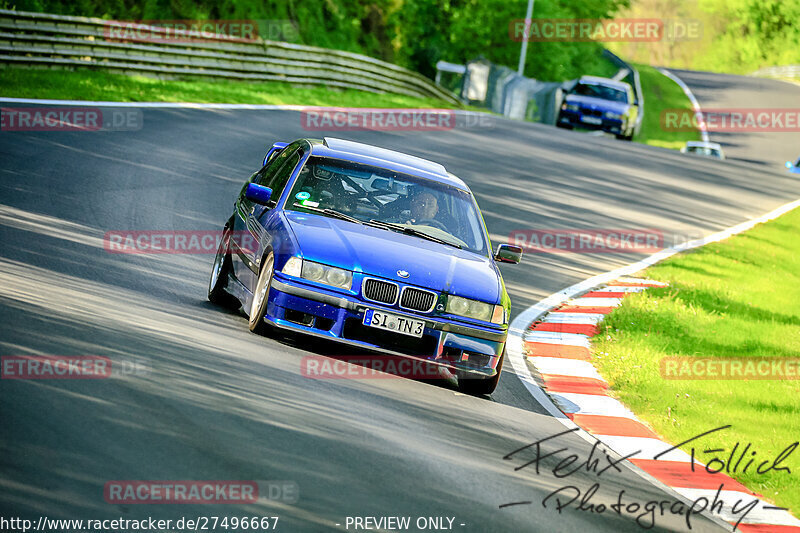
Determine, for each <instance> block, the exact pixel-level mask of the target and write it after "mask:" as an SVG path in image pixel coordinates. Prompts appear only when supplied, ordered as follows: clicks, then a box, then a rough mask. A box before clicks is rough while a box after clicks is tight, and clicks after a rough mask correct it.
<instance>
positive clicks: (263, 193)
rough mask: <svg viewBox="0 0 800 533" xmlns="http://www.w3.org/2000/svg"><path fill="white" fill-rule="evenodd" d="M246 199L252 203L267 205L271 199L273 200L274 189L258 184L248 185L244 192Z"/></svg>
mask: <svg viewBox="0 0 800 533" xmlns="http://www.w3.org/2000/svg"><path fill="white" fill-rule="evenodd" d="M244 197H245V198H247V199H248V200H250V201H251V202H255V203H257V204H261V205H267V203H268V202H269V199H270V198H272V189H270V188H269V187H264V186H263V185H258V184H256V183H248V184H247V189H245V191H244Z"/></svg>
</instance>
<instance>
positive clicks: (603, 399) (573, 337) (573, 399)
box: [523, 278, 800, 533]
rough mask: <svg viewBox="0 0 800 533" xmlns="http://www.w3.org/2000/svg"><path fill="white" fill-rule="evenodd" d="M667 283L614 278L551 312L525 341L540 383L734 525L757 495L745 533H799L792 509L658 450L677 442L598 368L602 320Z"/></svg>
mask: <svg viewBox="0 0 800 533" xmlns="http://www.w3.org/2000/svg"><path fill="white" fill-rule="evenodd" d="M664 285H665V284H663V283H659V282H656V281H652V280H644V279H635V278H621V279H618V280H614V281H611V282H610V283H608V285H606V286H605V287H602V288H598V289H595V290H592V291H589V292H587V293H585V294H582V295H581V296H580V297H578V298H575V299H572V300H568V301H567V302H565V303H564V304H562V305H561V306H559V307H556V308H554V309H551V310H550V312H549V313H547V314H546V315H544V316H543V317H542V318H541V319H540V320H537V321H536V322H534V323H533V324H531V326H530V327H529V329H528V331H527V332H526V333H525V334H524V335H523V341H524V347H525V351H526V357H527V358H528V360H529V361H530V362H531V363H532V364H533V366H534V368H535V369H536V372H537V374H538V376H537V377H538V381H539V383H540V384H541V386H542V388H543V389H545V390H546V392H547V394H548V395H549V396H550V398H551V399H552V400H553V402H554V403H555V404H556V405H557V406H558V407H559V408H560V409H561V411H562V412H563V413H564V414H565V415H566V416H567V417H568V418H569V419H570V420H572V421H573V422H574V423H575V424H577V425H578V426H579V427H580V428H582V429H584V430H586V431H587V432H588V433H590V434H592V435H594V436H595V437H596V438H597V439H598V440H599V441H601V442H602V443H603V444H604V445H605V446H607V447H608V448H610V449H612V450H614V451H615V452H617V453H619V454H620V455H622V456H626V455H629V454H632V453H634V454H635V455H633V456H631V457H630V458H629V460H630V461H631V462H632V463H633V464H634V465H636V466H637V467H639V468H641V469H642V470H644V471H645V472H647V473H648V474H650V475H651V476H652V477H654V478H656V479H658V480H659V481H661V482H663V483H664V484H665V485H667V486H669V487H671V488H673V489H674V490H675V491H676V492H678V493H679V494H681V495H683V496H685V497H686V498H688V499H689V500H697V499H698V498H701V497H704V498H706V499H707V500H708V502H714V501H717V502H719V501H721V502H723V505H722V506H721V507H717V508H716V509H715V511H714V512H716V513H717V514H718V515H719V516H721V517H722V518H723V519H724V520H726V521H727V522H729V523H731V524H735V523H736V522H738V521H739V518H738V517H737V513H735V512H734V509H741V508H742V506H746V505H749V504H751V502H753V501H754V500H757V502H758V503H757V504H756V505H755V506H754V507H753V509H752V510H750V512H748V513H747V515H746V516H745V518H744V519H743V520H742V521H741V523H740V524H739V526H738V528H737V529H738V530H739V531H743V532H751V531H752V532H767V531H769V532H776V533H782V532H788V531H793V532H795V533H800V520H798V519H796V518H795V517H793V516H792V515H791V514H789V513H788V512H786V511H782V510H775V509H770V508H769V507H771V504H769V503H767V502H765V501H763V500H762V499H761V498H760V496H759V495H758V494H756V493H754V492H751V491H750V490H748V489H747V488H746V487H745V486H744V485H742V484H741V483H739V482H737V481H735V480H734V479H732V478H731V477H729V476H727V475H725V474H722V473H717V474H712V473H710V472H708V471H707V470H706V469H705V465H703V464H702V463H701V462H699V461H697V460H696V459H695V463H696V464H695V465H694V470H693V469H692V465H691V461H692V458H691V456H690V455H689V454H687V453H686V452H683V451H681V450H678V449H675V450H672V451H670V452H668V453H665V454H663V455H659V454H662V452H664V451H665V450H669V449H670V448H671V447H672V445H671V444H668V443H666V442H664V441H662V440H660V439H659V438H658V436H657V435H656V434H655V433H653V431H651V430H650V428H648V427H647V426H646V425H645V424H643V423H642V422H641V421H640V420H639V419H638V418H636V416H635V415H634V414H633V413H632V412H631V411H630V410H628V409H627V408H626V407H625V406H624V405H623V404H622V403H621V402H620V401H618V400H616V399H614V398H612V397H610V396H609V395H608V394H607V391H608V383H607V382H606V381H605V380H604V379H603V378H602V377H601V376H600V375H599V374H598V372H597V370H595V368H594V367H593V366H592V365H591V347H590V339H591V337H593V336H594V335H597V334H598V333H599V330H598V323H599V322H600V320H601V319H602V317H604V316H605V315H606V314H608V313H610V312H611V310H613V309H614V308H615V307H616V306H618V305H619V304H620V303H621V302H622V299H623V298H624V297H625V296H626V295H628V294H631V293H634V292H639V291H643V290H645V289H647V288H648V287H660V286H664ZM655 457H658V458H657V459H655ZM720 487H722V489H721V490H720ZM718 490H719V494H717V491H718ZM765 507H766V508H765ZM739 516H741V511H739Z"/></svg>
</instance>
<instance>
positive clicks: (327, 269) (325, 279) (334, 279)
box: [281, 257, 353, 291]
mask: <svg viewBox="0 0 800 533" xmlns="http://www.w3.org/2000/svg"><path fill="white" fill-rule="evenodd" d="M281 272H283V273H284V274H286V275H288V276H294V277H297V278H303V279H307V280H309V281H316V282H317V283H324V284H325V285H331V286H333V287H339V288H340V289H345V290H348V291H349V290H350V287H352V285H353V273H352V272H350V271H349V270H343V269H341V268H336V267H332V266H327V265H322V264H320V263H314V262H312V261H306V260H304V259H300V258H299V257H292V258H290V259H289V260H288V261H286V265H284V267H283V270H282V271H281Z"/></svg>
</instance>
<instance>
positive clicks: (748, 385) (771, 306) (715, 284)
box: [593, 210, 800, 515]
mask: <svg viewBox="0 0 800 533" xmlns="http://www.w3.org/2000/svg"><path fill="white" fill-rule="evenodd" d="M799 226H800V210H795V211H792V212H790V213H788V214H786V215H784V216H782V217H780V218H778V219H776V220H774V221H771V222H769V223H766V224H761V225H759V226H757V227H756V228H754V229H752V230H750V231H748V232H746V233H744V234H741V235H739V236H736V237H732V238H730V239H728V240H726V241H723V242H720V243H715V244H710V245H708V246H705V247H703V248H701V249H699V250H697V251H695V252H691V253H686V254H681V255H679V256H676V257H673V258H671V259H669V260H667V261H665V262H663V263H661V264H659V265H656V266H654V267H651V268H649V269H647V270H646V271H645V275H646V276H647V277H649V278H652V279H657V280H661V281H667V282H669V284H670V286H669V287H668V288H663V289H648V290H647V291H645V292H643V293H640V294H637V295H633V296H630V297H628V298H625V300H624V301H623V304H622V305H621V306H620V307H619V308H617V309H616V310H614V312H612V313H611V314H610V315H609V316H608V317H607V318H606V320H605V322H604V323H603V327H604V328H605V332H604V334H602V335H600V336H598V337H597V338H596V341H595V342H594V347H593V351H594V357H595V361H596V362H595V364H596V365H597V366H598V368H599V370H600V373H601V374H602V375H603V376H604V377H605V378H606V379H607V380H608V381H609V383H610V384H611V386H612V394H614V395H615V396H617V397H618V398H619V399H620V400H621V401H622V402H623V403H625V405H627V406H628V407H630V408H631V409H632V410H633V411H634V412H635V413H636V414H637V415H638V416H639V417H640V418H641V419H642V420H644V421H646V422H647V423H649V424H650V425H651V426H652V428H653V429H654V430H655V431H656V432H657V433H658V434H660V435H662V436H663V437H664V438H666V440H667V441H669V442H672V443H678V442H682V441H683V440H685V439H688V438H690V437H693V436H695V435H697V434H700V433H702V432H704V431H707V430H710V429H713V428H715V427H719V426H721V425H725V424H731V425H732V427H731V428H730V429H728V430H726V431H725V432H724V433H716V434H713V435H709V436H707V437H704V438H703V440H702V443H701V445H700V446H698V447H697V448H698V452H699V455H698V459H699V460H700V461H702V462H704V463H706V464H708V461H709V459H710V458H712V457H720V458H721V459H723V460H726V459H727V457H728V455H729V454H730V450H731V448H732V447H733V446H734V444H735V443H736V442H737V441H739V442H742V443H743V444H742V445H741V446H740V447H739V451H741V450H742V447H743V446H744V443H746V442H752V443H753V447H751V450H757V455H756V458H761V460H767V459H769V460H770V461H771V460H772V459H774V458H775V457H777V456H778V454H779V453H780V452H781V451H782V450H784V449H785V448H786V447H787V446H789V445H790V444H792V443H794V442H797V441H798V440H800V380H798V379H795V380H780V381H779V380H769V381H768V380H672V379H664V378H662V377H661V375H660V370H659V361H660V360H661V359H662V358H663V357H668V356H686V357H713V356H716V357H738V358H759V357H770V358H773V357H780V358H795V359H798V358H800V234H798V231H797V228H798V227H799ZM713 448H724V449H725V450H726V452H721V453H714V454H703V453H702V451H703V450H706V449H713ZM683 449H684V450H685V451H687V452H688V451H689V449H690V446H684V448H683ZM746 463H747V460H745V461H743V462H742V463H741V466H740V468H743V467H744V466H745V464H746ZM754 464H755V465H758V464H760V461H759V462H757V463H754ZM785 465H786V466H788V467H790V468H791V471H792V472H791V474H787V473H786V472H774V471H772V472H769V473H767V474H765V475H758V474H757V473H755V472H754V471H751V470H753V468H754V467H751V470H749V471H748V472H747V473H746V474H734V475H733V477H734V478H736V479H737V480H739V481H740V482H742V483H744V484H745V485H746V486H747V487H749V488H750V489H751V490H753V491H755V492H758V493H760V494H762V495H764V496H765V497H766V498H767V499H770V500H772V501H774V502H776V503H777V504H779V505H781V506H784V507H788V508H790V509H791V510H792V511H793V512H794V514H795V515H797V514H798V513H800V449H798V450H796V451H795V452H794V453H793V454H792V455H791V456H790V457H789V458H788V460H787V461H786V462H785Z"/></svg>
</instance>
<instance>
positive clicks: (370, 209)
mask: <svg viewBox="0 0 800 533" xmlns="http://www.w3.org/2000/svg"><path fill="white" fill-rule="evenodd" d="M286 209H288V210H293V211H306V212H314V213H317V214H321V215H324V216H332V217H338V218H344V219H350V220H351V221H352V222H357V223H364V224H371V225H375V226H380V227H383V228H384V229H387V230H389V231H399V232H404V233H408V234H411V235H415V236H417V237H419V238H429V240H435V241H440V242H443V243H445V244H448V245H452V246H456V247H459V248H463V249H466V250H470V251H472V252H476V253H479V254H482V255H487V254H488V242H487V238H486V233H485V229H484V226H483V222H482V219H481V217H480V215H479V213H478V209H477V206H476V205H475V202H474V200H473V198H472V195H471V194H470V193H469V192H467V191H464V190H461V189H458V188H456V187H452V186H449V185H446V184H443V183H438V182H436V181H433V180H429V179H425V178H421V177H417V176H412V175H409V174H403V173H399V172H394V171H392V170H388V169H385V168H379V167H373V166H369V165H362V164H360V163H354V162H351V161H344V160H341V159H333V158H328V157H317V156H312V157H310V158H309V159H308V161H306V163H305V165H304V166H303V168H302V169H301V170H300V174H299V175H298V177H297V180H296V181H295V183H294V186H293V187H292V190H291V192H290V194H289V198H288V200H287V201H286Z"/></svg>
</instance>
